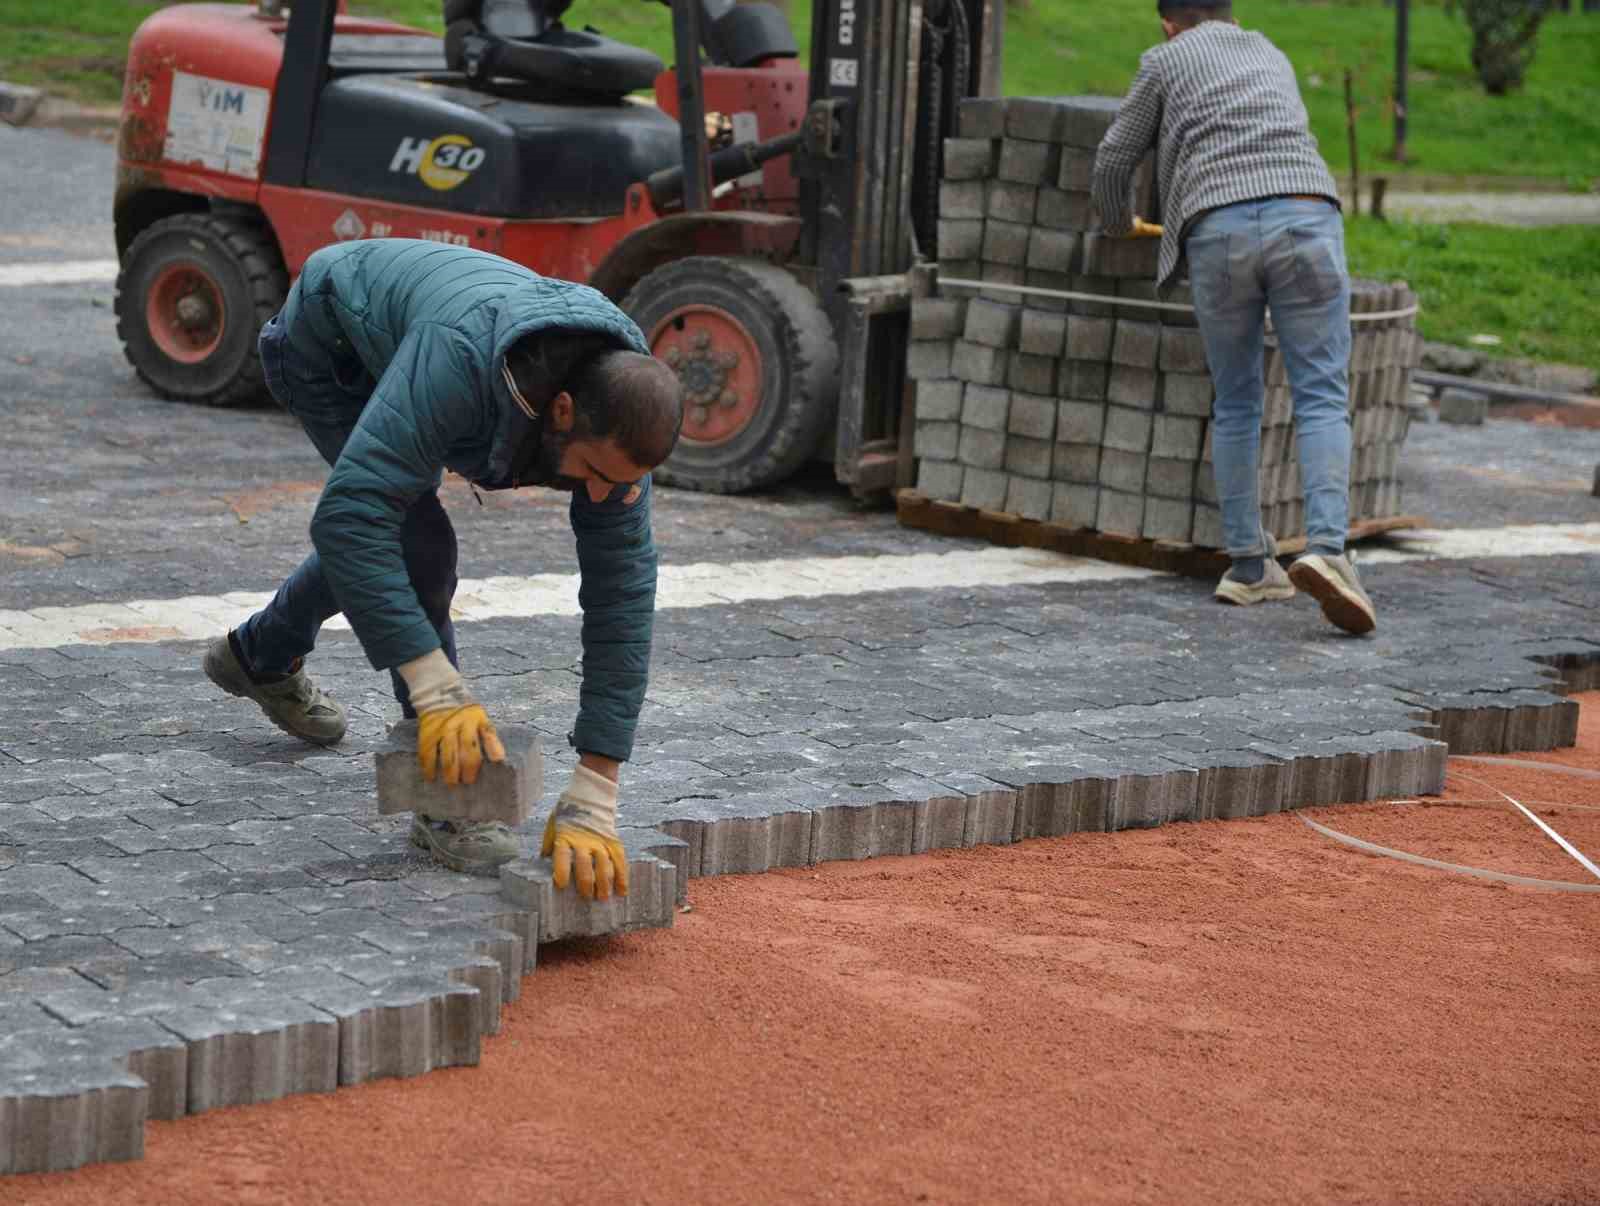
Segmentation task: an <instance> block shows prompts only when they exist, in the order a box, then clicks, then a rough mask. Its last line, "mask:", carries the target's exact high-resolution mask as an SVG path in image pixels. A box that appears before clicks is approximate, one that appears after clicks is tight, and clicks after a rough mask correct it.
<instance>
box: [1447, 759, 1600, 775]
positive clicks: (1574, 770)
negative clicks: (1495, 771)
mask: <svg viewBox="0 0 1600 1206" xmlns="http://www.w3.org/2000/svg"><path fill="white" fill-rule="evenodd" d="M1450 756H1451V757H1452V758H1460V759H1461V760H1462V761H1463V762H1487V763H1492V764H1493V765H1495V766H1520V767H1524V768H1527V767H1530V766H1536V767H1538V768H1539V769H1540V770H1541V771H1549V772H1550V773H1551V774H1553V775H1572V776H1573V777H1574V778H1578V779H1600V771H1592V770H1589V769H1588V768H1586V767H1582V766H1567V765H1565V764H1564V763H1560V762H1540V761H1538V760H1537V759H1534V758H1490V757H1487V756H1486V755H1483V754H1451V755H1450Z"/></svg>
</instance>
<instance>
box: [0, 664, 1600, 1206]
mask: <svg viewBox="0 0 1600 1206" xmlns="http://www.w3.org/2000/svg"><path fill="white" fill-rule="evenodd" d="M1580 699H1581V700H1582V702H1583V703H1584V704H1585V708H1584V713H1583V719H1584V723H1583V726H1582V735H1581V737H1580V746H1579V748H1578V749H1577V750H1576V751H1563V752H1558V753H1556V754H1550V755H1545V754H1541V755H1532V756H1529V757H1528V758H1525V759H1523V761H1524V762H1525V763H1526V765H1525V766H1521V767H1507V766H1498V765H1492V764H1484V763H1481V762H1471V761H1467V760H1464V759H1455V760H1452V762H1451V777H1450V790H1449V792H1448V794H1447V795H1446V796H1445V797H1443V798H1442V800H1437V801H1429V802H1427V803H1424V804H1401V805H1358V806H1353V807H1344V808H1327V809H1318V810H1315V812H1314V813H1313V814H1312V815H1314V816H1315V817H1316V818H1317V819H1319V820H1320V821H1322V822H1323V823H1324V824H1327V825H1330V826H1332V827H1334V828H1336V829H1339V830H1341V831H1344V832H1347V833H1352V834H1356V835H1358V836H1361V837H1364V838H1367V839H1368V840H1371V841H1375V842H1380V843H1382V844H1384V845H1388V846H1397V847H1401V848H1404V849H1407V850H1410V851H1412V852H1414V853H1418V854H1425V855H1429V856H1431V857H1435V858H1442V859H1447V860H1449V861H1453V862H1461V863H1469V864H1474V865H1478V866H1486V867H1493V868H1494V869H1497V870H1503V871H1511V872H1515V873H1519V874H1523V875H1531V876H1538V877H1544V878H1560V879H1568V880H1573V881H1582V880H1583V879H1584V878H1586V876H1585V873H1584V872H1583V870H1582V869H1581V868H1580V867H1579V866H1578V865H1577V864H1576V863H1575V862H1573V861H1572V860H1571V859H1570V858H1569V857H1567V856H1566V855H1565V854H1562V853H1561V852H1560V850H1559V849H1557V848H1556V847H1555V845H1554V844H1553V843H1551V842H1550V841H1549V839H1547V838H1546V837H1544V836H1543V835H1542V834H1540V833H1539V832H1538V830H1537V829H1535V828H1534V826H1533V825H1532V824H1531V823H1529V822H1528V821H1527V820H1526V819H1525V818H1522V817H1520V816H1518V815H1516V814H1515V813H1514V812H1513V811H1512V810H1511V809H1510V807H1509V805H1505V804H1503V803H1501V804H1494V803H1489V802H1487V800H1488V798H1490V797H1493V796H1494V793H1493V791H1492V790H1490V789H1489V788H1488V787H1486V786H1484V782H1487V783H1492V784H1493V785H1494V786H1496V787H1499V788H1500V789H1502V790H1504V791H1506V792H1509V793H1510V794H1512V795H1513V796H1516V797H1517V798H1518V799H1521V800H1522V801H1523V802H1524V803H1528V804H1530V806H1534V805H1535V802H1539V803H1538V804H1537V805H1536V807H1537V810H1538V811H1539V812H1540V814H1541V815H1542V816H1544V817H1545V818H1546V819H1547V820H1548V821H1549V822H1550V823H1551V824H1553V825H1554V826H1555V827H1556V829H1558V830H1559V831H1561V832H1562V833H1563V834H1564V835H1565V836H1566V837H1567V838H1568V839H1569V840H1570V841H1572V842H1573V843H1574V844H1576V845H1577V846H1578V847H1579V849H1581V850H1584V851H1585V853H1587V854H1589V856H1590V857H1591V858H1594V859H1596V860H1597V861H1600V811H1589V810H1587V809H1585V808H1584V807H1582V806H1583V805H1587V806H1589V808H1591V809H1593V808H1600V779H1585V778H1580V777H1574V776H1565V775H1559V774H1556V773H1553V772H1550V771H1547V770H1542V769H1540V767H1539V765H1538V764H1539V763H1540V762H1547V763H1559V764H1564V765H1567V766H1577V767H1582V768H1588V769H1591V770H1600V693H1596V694H1590V695H1588V696H1585V697H1580ZM1468 775H1470V776H1472V777H1473V778H1474V779H1477V780H1481V781H1483V782H1472V781H1469V780H1468V779H1467V778H1466V777H1465V776H1468ZM691 899H692V901H693V904H694V911H693V912H692V913H689V914H686V915H683V916H681V917H680V918H679V919H678V924H677V928H676V929H674V930H670V931H665V932H653V933H648V934H638V935H632V936H629V937H626V938H622V939H617V940H614V941H610V942H598V943H594V944H588V945H580V946H576V947H573V948H571V949H568V950H565V951H561V952H554V951H548V950H547V951H545V952H541V955H540V970H539V972H538V974H537V975H535V976H534V977H532V978H531V979H530V980H528V981H527V982H526V985H525V989H524V993H523V997H522V1000H521V1001H520V1002H519V1003H517V1004H516V1005H513V1006H511V1007H510V1008H509V1009H508V1011H507V1019H506V1025H505V1029H504V1031H503V1032H502V1034H501V1035H500V1036H499V1037H498V1038H495V1039H491V1040H489V1041H488V1042H486V1044H485V1048H484V1058H483V1064H482V1066H481V1067H478V1068H474V1069H457V1070H452V1071H448V1072H440V1073H435V1074H433V1075H431V1076H427V1077H423V1078H421V1079H419V1080H411V1081H387V1082H383V1083H379V1084H374V1085H366V1086H362V1087H359V1088H354V1089H344V1090H341V1091H339V1092H338V1093H336V1094H332V1095H328V1096H319V1097H298V1098H293V1099H290V1100H287V1101H283V1102H279V1103H276V1104H273V1105H268V1106H261V1107H254V1108H249V1109H237V1110H224V1111H219V1112H216V1113H213V1114H208V1115H204V1116H201V1117H194V1118H188V1119H185V1120H183V1121H180V1122H175V1123H153V1124H151V1126H150V1129H149V1141H148V1154H147V1156H146V1158H145V1160H143V1161H142V1162H139V1163H135V1164H129V1165H119V1166H100V1167H95V1168H88V1169H82V1170H79V1171H77V1172H73V1173H68V1174H62V1175H57V1176H51V1177H20V1178H14V1179H10V1180H5V1181H3V1182H0V1200H3V1201H5V1202H7V1203H12V1202H16V1203H29V1204H34V1203H38V1204H40V1206H45V1204H54V1203H69V1202H83V1203H89V1202H93V1203H105V1202H116V1203H119V1204H126V1206H132V1204H136V1203H151V1204H156V1203H159V1204H161V1206H178V1204H182V1203H204V1204H206V1206H212V1204H214V1203H234V1204H241V1206H255V1204H266V1203H324V1202H326V1203H379V1204H381V1206H399V1204H403V1203H412V1202H427V1203H435V1202H469V1203H500V1202H507V1203H510V1202H515V1203H528V1202H547V1201H557V1202H567V1201H571V1202H584V1203H592V1202H596V1201H604V1202H628V1203H633V1202H709V1201H718V1202H738V1203H744V1202H763V1203H765V1202H942V1203H955V1202H1007V1203H1013V1202H1015V1203H1022V1202H1067V1201H1071V1202H1101V1201H1106V1202H1125V1201H1163V1202H1177V1201H1182V1202H1228V1203H1236V1202H1273V1203H1277V1202H1283V1201H1317V1202H1345V1201H1350V1202H1372V1201H1383V1202H1452V1203H1455V1202H1515V1203H1526V1202H1533V1201H1537V1202H1593V1201H1596V1200H1597V1195H1600V1110H1597V1106H1600V1088H1597V1086H1600V1010H1597V1008H1596V1003H1597V1001H1600V897H1597V896H1594V895H1583V894H1576V893H1560V894H1558V893H1551V892H1541V891H1536V890H1531V889H1525V888H1518V887H1507V886H1503V885H1497V884H1491V883H1485V882H1482V881H1478V880H1473V879H1469V878H1466V877H1462V876H1457V875H1451V874H1446V873H1442V872H1437V871H1430V870H1424V869H1420V868H1416V867H1411V866H1407V865H1403V864H1400V863H1397V862H1394V861H1392V860H1388V859H1380V858H1374V857H1369V856H1365V855H1362V854H1359V853H1356V852H1355V851H1352V850H1349V849H1347V848H1345V847H1342V846H1340V845H1338V844H1336V843H1334V842H1332V841H1330V840H1329V839H1327V838H1325V837H1322V836H1320V835H1318V834H1316V833H1314V832H1312V831H1311V830H1310V829H1309V828H1307V827H1306V826H1305V825H1303V824H1301V823H1300V821H1299V820H1298V819H1297V818H1296V817H1295V816H1293V815H1280V816H1274V817H1269V818H1266V819H1262V820H1258V821H1229V822H1215V823H1207V824H1199V825H1174V826H1171V827H1169V828H1166V829H1160V830H1154V831H1147V832H1139V833H1122V834H1109V835H1093V836H1089V835H1081V836H1077V837H1072V838H1069V839H1064V840H1044V841H1033V842H1027V843H1025V844H1023V845H1021V846H1015V847H1010V848H1005V849H980V850H970V851H957V852H946V853H940V854H933V855H927V856H922V857H917V858H904V859H890V860H883V861H878V862H872V863H862V864H828V865H825V866H822V867H819V868H816V869H815V870H806V871H792V872H781V873H776V874H771V875H765V876H758V877H751V878H737V879H723V880H697V881H695V883H694V884H693V885H692V888H691Z"/></svg>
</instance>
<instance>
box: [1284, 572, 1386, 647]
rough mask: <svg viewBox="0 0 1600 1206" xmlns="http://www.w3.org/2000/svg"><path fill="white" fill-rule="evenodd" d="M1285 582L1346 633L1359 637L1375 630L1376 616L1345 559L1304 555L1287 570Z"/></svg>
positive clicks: (1359, 581) (1370, 602) (1365, 593)
mask: <svg viewBox="0 0 1600 1206" xmlns="http://www.w3.org/2000/svg"><path fill="white" fill-rule="evenodd" d="M1289 580H1290V581H1291V582H1293V583H1294V584H1295V585H1296V586H1298V587H1299V588H1300V589H1301V590H1303V591H1305V592H1306V594H1308V595H1310V596H1311V597H1312V598H1313V599H1315V600H1316V601H1317V602H1318V603H1320V604H1322V614H1323V615H1325V616H1327V617H1328V620H1329V622H1331V623H1333V624H1336V625H1338V626H1339V627H1340V628H1343V629H1344V630H1345V631H1346V632H1353V633H1356V634H1357V635H1359V634H1361V633H1364V632H1371V631H1372V630H1373V629H1374V628H1375V627H1377V624H1378V614H1377V612H1375V611H1374V610H1373V609H1372V600H1371V599H1369V598H1367V592H1366V591H1364V590H1362V589H1361V579H1360V578H1357V577H1356V567H1355V566H1353V565H1351V564H1350V561H1349V559H1348V558H1345V557H1333V556H1327V555H1325V554H1322V553H1307V554H1306V555H1305V556H1304V557H1301V558H1300V559H1299V560H1298V561H1296V562H1295V563H1294V564H1293V565H1291V566H1290V567H1289Z"/></svg>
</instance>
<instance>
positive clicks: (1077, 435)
mask: <svg viewBox="0 0 1600 1206" xmlns="http://www.w3.org/2000/svg"><path fill="white" fill-rule="evenodd" d="M1105 428H1106V405H1105V403H1103V402H1079V401H1075V400H1073V399H1066V400H1063V401H1061V402H1058V403H1057V404H1056V423H1055V438H1056V440H1058V441H1059V442H1060V443H1063V444H1094V445H1098V444H1099V443H1100V442H1101V439H1102V437H1103V436H1104V434H1105ZM1079 480H1086V479H1079Z"/></svg>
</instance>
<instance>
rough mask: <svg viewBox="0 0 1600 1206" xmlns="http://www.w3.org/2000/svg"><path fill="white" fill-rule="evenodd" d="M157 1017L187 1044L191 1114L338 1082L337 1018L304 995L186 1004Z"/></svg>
mask: <svg viewBox="0 0 1600 1206" xmlns="http://www.w3.org/2000/svg"><path fill="white" fill-rule="evenodd" d="M159 1021H160V1024H161V1025H162V1026H163V1027H165V1028H166V1029H167V1030H170V1031H172V1033H173V1034H175V1035H177V1036H178V1037H179V1038H181V1039H182V1040H183V1041H184V1042H185V1043H187V1044H188V1048H189V1054H188V1069H187V1074H188V1110H189V1112H190V1113H191V1114H198V1113H201V1112H203V1111H205V1110H212V1109H217V1108H219V1107H222V1106H231V1105H251V1104H254V1103H257V1102H263V1101H276V1100H277V1099H278V1098H280V1097H285V1096H288V1095H290V1094H294V1093H328V1092H332V1091H333V1090H334V1089H335V1088H336V1087H338V1084H339V1074H338V1069H339V1027H338V1023H337V1022H335V1021H334V1019H333V1018H332V1017H330V1016H329V1015H328V1014H326V1013H324V1012H322V1011H320V1010H317V1009H313V1008H312V1007H311V1006H309V1005H306V1004H304V1003H301V1002H295V1001H290V1000H282V1001H279V1002H274V1003H271V1004H267V1003H263V1004H261V1005H258V1006H255V1007H253V1008H252V1007H241V1008H237V1009H228V1008H216V1009H202V1008H185V1009H179V1010H174V1011H173V1012H171V1013H164V1014H162V1015H160V1017H159Z"/></svg>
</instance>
